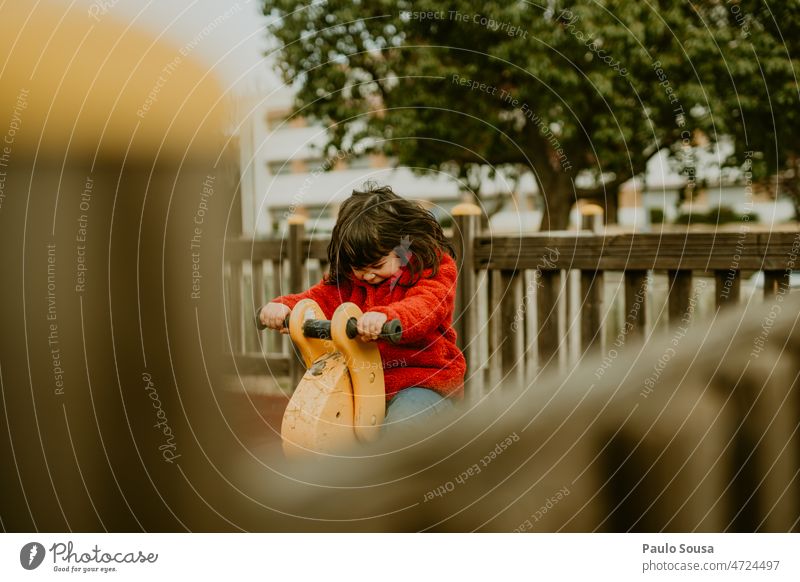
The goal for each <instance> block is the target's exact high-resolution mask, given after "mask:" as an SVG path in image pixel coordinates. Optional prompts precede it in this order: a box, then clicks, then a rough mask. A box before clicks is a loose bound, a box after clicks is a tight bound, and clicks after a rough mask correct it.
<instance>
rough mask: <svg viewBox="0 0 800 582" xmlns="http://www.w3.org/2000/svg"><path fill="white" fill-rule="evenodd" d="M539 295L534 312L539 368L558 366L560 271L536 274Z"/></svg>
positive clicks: (544, 271)
mask: <svg viewBox="0 0 800 582" xmlns="http://www.w3.org/2000/svg"><path fill="white" fill-rule="evenodd" d="M537 276H538V277H539V280H538V287H539V297H538V300H537V301H536V314H537V319H538V323H539V331H538V335H537V341H538V345H539V369H540V370H541V369H544V368H545V367H547V366H550V365H555V366H556V368H557V367H558V344H559V340H560V338H559V336H558V294H559V293H560V291H561V271H560V270H556V269H544V270H541V271H539V273H538V275H537Z"/></svg>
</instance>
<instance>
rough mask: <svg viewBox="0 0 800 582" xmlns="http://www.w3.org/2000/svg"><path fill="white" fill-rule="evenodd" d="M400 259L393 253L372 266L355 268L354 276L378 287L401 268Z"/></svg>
mask: <svg viewBox="0 0 800 582" xmlns="http://www.w3.org/2000/svg"><path fill="white" fill-rule="evenodd" d="M401 266H402V265H401V263H400V257H398V256H397V254H396V253H395V252H394V251H392V252H390V253H389V254H388V255H386V256H385V257H383V258H381V259H378V260H377V261H375V263H373V264H372V265H369V266H367V267H361V268H360V269H356V268H353V275H354V276H355V278H356V279H358V280H359V281H364V282H365V283H369V284H371V285H378V284H380V283H383V282H384V281H386V279H389V278H391V277H392V276H393V275H394V274H395V273H397V271H399V270H400V267H401Z"/></svg>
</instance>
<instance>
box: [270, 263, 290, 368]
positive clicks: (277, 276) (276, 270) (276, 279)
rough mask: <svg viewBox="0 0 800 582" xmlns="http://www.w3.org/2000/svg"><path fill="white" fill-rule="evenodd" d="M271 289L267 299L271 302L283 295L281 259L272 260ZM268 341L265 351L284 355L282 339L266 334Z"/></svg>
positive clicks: (275, 335) (277, 334) (279, 336)
mask: <svg viewBox="0 0 800 582" xmlns="http://www.w3.org/2000/svg"><path fill="white" fill-rule="evenodd" d="M271 262H272V288H271V289H270V295H269V299H270V300H272V299H274V298H275V297H279V296H280V295H283V294H284V288H283V259H281V258H277V259H272V261H271ZM266 337H267V338H268V339H269V343H268V344H267V345H268V346H269V349H268V350H267V351H268V352H270V353H275V354H277V353H285V350H284V349H283V347H284V337H287V336H283V335H281V334H279V333H268V334H267V336H266Z"/></svg>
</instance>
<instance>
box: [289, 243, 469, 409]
mask: <svg viewBox="0 0 800 582" xmlns="http://www.w3.org/2000/svg"><path fill="white" fill-rule="evenodd" d="M412 260H413V258H412ZM431 273H432V270H431V269H427V270H425V271H423V272H422V276H421V278H420V279H419V281H417V283H416V284H415V285H414V286H412V287H403V286H402V285H403V284H405V285H407V284H408V283H409V282H410V280H411V274H410V272H409V271H408V269H407V268H406V267H403V268H402V273H401V274H400V278H399V280H396V284H395V285H394V286H392V280H393V278H389V279H387V280H386V281H383V282H382V283H380V284H378V285H370V284H369V283H364V282H363V281H359V280H357V279H348V280H347V281H343V282H340V283H339V284H338V285H326V284H325V283H323V282H320V283H318V284H316V285H314V286H313V287H311V289H309V290H307V291H304V292H303V293H298V294H296V295H284V296H282V297H278V298H276V299H274V300H273V301H274V302H275V303H282V304H284V305H286V306H288V307H290V308H294V306H295V305H296V304H297V302H298V301H300V300H301V299H313V300H314V301H316V302H317V303H318V304H319V306H320V307H321V308H322V311H323V312H324V313H325V316H326V317H327V318H328V319H330V318H331V317H332V316H333V312H334V311H335V310H336V308H337V307H338V306H339V305H341V304H342V303H345V302H348V301H349V302H351V303H355V304H356V305H358V306H359V307H360V308H361V310H362V311H364V312H365V313H366V312H367V311H375V312H378V313H383V314H385V315H386V317H388V318H389V320H392V319H399V320H400V323H401V325H402V326H403V338H402V340H401V341H400V343H398V344H391V343H389V342H385V341H378V349H379V350H380V353H381V358H382V359H383V367H384V370H383V372H384V379H385V382H386V399H387V400H389V399H391V398H392V396H394V395H395V394H396V393H397V392H398V391H400V390H402V389H403V388H409V387H411V386H422V387H425V388H430V389H431V390H435V391H436V392H438V393H440V394H442V395H443V396H451V395H452V396H456V397H461V396H463V390H464V374H465V372H466V369H467V365H466V362H465V360H464V356H463V354H462V353H461V350H459V349H458V346H456V332H455V330H454V329H453V326H452V323H453V306H454V302H455V294H456V275H457V268H456V264H455V261H454V260H453V259H452V257H450V255H447V254H444V255H442V260H441V264H440V266H439V271H438V272H437V273H436V276H435V277H431Z"/></svg>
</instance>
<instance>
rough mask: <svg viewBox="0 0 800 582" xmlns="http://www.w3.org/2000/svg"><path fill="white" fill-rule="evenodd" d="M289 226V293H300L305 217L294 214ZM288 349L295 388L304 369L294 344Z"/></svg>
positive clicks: (290, 374) (290, 371)
mask: <svg viewBox="0 0 800 582" xmlns="http://www.w3.org/2000/svg"><path fill="white" fill-rule="evenodd" d="M287 224H288V226H289V244H288V249H287V250H288V253H287V254H288V256H289V293H300V292H301V291H303V267H304V265H305V253H304V249H303V239H304V238H305V233H306V217H305V216H301V215H297V214H294V215H292V216H290V217H289V219H288V220H287ZM290 345H291V347H290V349H289V376H290V378H291V386H292V387H296V386H297V385H298V384H299V383H300V378H302V377H303V374H304V373H305V369H304V366H303V363H302V360H301V358H300V355H299V354H297V353H296V352H295V349H294V344H291V342H290Z"/></svg>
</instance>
